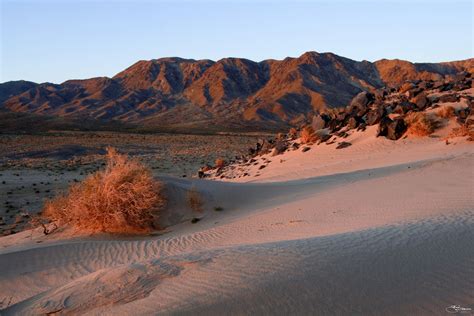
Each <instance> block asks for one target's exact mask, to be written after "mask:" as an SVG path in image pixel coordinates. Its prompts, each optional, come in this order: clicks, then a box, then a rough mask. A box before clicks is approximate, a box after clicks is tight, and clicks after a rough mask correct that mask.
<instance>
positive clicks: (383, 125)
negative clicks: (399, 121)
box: [377, 116, 393, 137]
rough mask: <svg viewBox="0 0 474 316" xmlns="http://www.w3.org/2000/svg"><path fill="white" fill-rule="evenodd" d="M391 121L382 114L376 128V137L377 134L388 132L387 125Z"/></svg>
mask: <svg viewBox="0 0 474 316" xmlns="http://www.w3.org/2000/svg"><path fill="white" fill-rule="evenodd" d="M392 122H393V121H392V120H391V119H390V118H389V117H387V116H384V117H383V118H382V119H381V120H380V123H379V128H378V130H377V137H379V136H387V133H388V126H389V125H390V123H392Z"/></svg>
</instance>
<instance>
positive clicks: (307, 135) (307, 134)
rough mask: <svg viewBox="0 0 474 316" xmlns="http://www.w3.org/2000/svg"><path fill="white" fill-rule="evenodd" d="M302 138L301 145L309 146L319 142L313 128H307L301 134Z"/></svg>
mask: <svg viewBox="0 0 474 316" xmlns="http://www.w3.org/2000/svg"><path fill="white" fill-rule="evenodd" d="M300 138H301V143H303V144H308V143H314V142H315V141H317V140H318V137H317V135H316V132H315V131H314V129H313V128H312V127H311V126H309V125H308V126H305V127H304V128H303V129H302V130H301V133H300Z"/></svg>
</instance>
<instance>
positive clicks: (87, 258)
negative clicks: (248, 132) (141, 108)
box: [0, 126, 474, 315]
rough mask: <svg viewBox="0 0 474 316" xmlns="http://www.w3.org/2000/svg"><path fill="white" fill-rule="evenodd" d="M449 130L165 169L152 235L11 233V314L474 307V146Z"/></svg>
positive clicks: (6, 283) (6, 285) (3, 266)
mask: <svg viewBox="0 0 474 316" xmlns="http://www.w3.org/2000/svg"><path fill="white" fill-rule="evenodd" d="M442 133H443V130H440V131H439V132H437V133H435V134H434V135H432V136H431V137H424V138H415V137H408V138H404V139H400V140H398V141H396V142H394V141H391V140H388V139H385V138H380V137H379V138H377V137H375V134H376V127H375V126H372V127H369V128H368V129H367V130H366V131H364V132H361V131H354V132H353V133H351V135H349V137H347V141H350V142H351V143H352V146H350V147H347V148H344V149H336V144H330V145H326V144H321V145H319V146H316V145H315V146H313V147H312V148H311V150H309V151H306V152H303V151H302V150H301V149H299V150H293V151H287V152H285V153H283V154H282V155H278V156H275V157H272V156H271V155H266V156H262V157H260V158H259V159H261V160H262V162H264V163H265V164H267V165H266V167H265V168H259V167H258V166H253V167H250V168H249V170H247V172H248V173H249V174H250V175H251V176H248V177H244V178H238V177H236V178H235V179H230V180H229V179H226V181H216V180H212V179H210V180H209V179H196V178H182V177H181V178H178V177H172V176H162V177H161V179H162V180H163V181H164V182H165V183H166V190H167V192H168V194H169V196H170V205H169V206H168V208H167V209H166V213H165V214H163V216H162V219H163V222H164V223H166V224H167V228H166V230H164V231H160V232H158V233H156V234H153V235H151V236H145V237H111V236H108V235H98V236H79V237H78V236H75V235H74V234H73V233H71V232H68V231H64V232H60V233H57V234H51V235H47V236H45V235H43V234H42V232H41V230H40V229H36V230H27V231H23V232H19V233H16V234H13V235H9V236H5V237H2V238H1V239H0V271H1V274H0V284H1V286H0V304H1V305H0V308H3V310H2V315H3V314H5V315H13V314H15V315H37V314H54V313H58V314H89V315H130V314H141V315H154V314H192V315H197V314H202V315H206V314H228V313H232V314H281V315H284V314H290V313H297V314H308V313H310V314H316V315H343V314H344V315H347V314H350V315H381V314H383V315H444V314H446V308H447V307H448V306H451V305H461V306H468V305H470V304H471V305H472V304H473V302H474V282H473V281H474V279H473V276H474V247H473V244H472V241H473V240H474V208H473V206H474V168H473V164H474V159H473V158H474V147H473V146H472V142H468V141H467V140H466V138H462V137H458V138H454V139H451V140H450V141H449V143H446V142H444V141H442V136H443V135H442ZM269 162H270V163H269ZM252 168H253V169H252ZM256 174H258V176H256ZM192 186H194V187H196V188H197V189H198V190H199V192H201V193H202V194H203V196H204V198H205V201H206V203H205V212H204V213H203V215H202V216H201V220H200V221H199V222H197V223H194V224H193V223H191V222H190V221H189V219H190V218H191V217H192V215H191V210H190V209H189V207H187V206H186V204H185V202H184V201H183V200H184V194H185V192H186V190H187V189H189V188H190V187H192ZM216 210H219V211H216Z"/></svg>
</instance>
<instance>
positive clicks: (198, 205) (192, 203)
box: [186, 187, 204, 213]
mask: <svg viewBox="0 0 474 316" xmlns="http://www.w3.org/2000/svg"><path fill="white" fill-rule="evenodd" d="M186 201H187V202H188V205H189V207H191V209H192V210H193V211H195V212H197V213H202V211H203V210H204V200H203V198H202V196H201V194H200V193H199V192H198V191H197V190H196V188H195V187H192V188H191V189H190V190H189V191H188V192H187V193H186Z"/></svg>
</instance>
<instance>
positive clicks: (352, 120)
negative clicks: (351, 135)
mask: <svg viewBox="0 0 474 316" xmlns="http://www.w3.org/2000/svg"><path fill="white" fill-rule="evenodd" d="M357 126H359V121H358V120H357V119H356V118H355V117H350V118H349V120H348V121H347V127H349V128H350V129H354V128H356V127H357Z"/></svg>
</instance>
